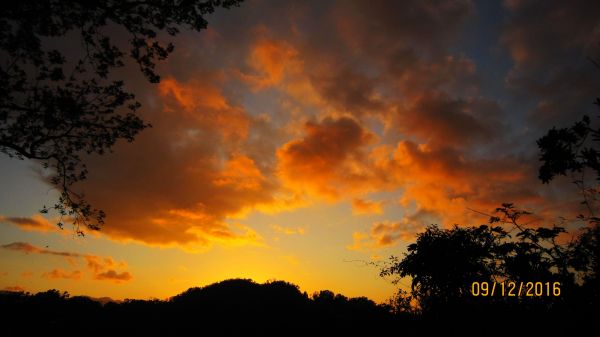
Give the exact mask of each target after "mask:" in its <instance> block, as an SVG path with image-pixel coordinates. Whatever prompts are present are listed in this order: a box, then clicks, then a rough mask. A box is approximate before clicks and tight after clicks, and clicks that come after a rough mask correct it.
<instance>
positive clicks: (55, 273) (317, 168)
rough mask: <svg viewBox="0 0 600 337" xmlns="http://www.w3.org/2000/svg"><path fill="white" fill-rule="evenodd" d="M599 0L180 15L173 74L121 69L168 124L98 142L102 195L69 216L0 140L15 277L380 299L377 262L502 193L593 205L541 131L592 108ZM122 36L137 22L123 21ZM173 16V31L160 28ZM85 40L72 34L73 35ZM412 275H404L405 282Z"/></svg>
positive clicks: (546, 208) (162, 291)
mask: <svg viewBox="0 0 600 337" xmlns="http://www.w3.org/2000/svg"><path fill="white" fill-rule="evenodd" d="M598 13H600V2H596V1H568V2H567V1H543V0H540V1H525V0H507V1H480V2H470V1H461V0H457V1H451V0H448V1H435V2H426V1H419V0H414V1H393V2H392V1H389V2H384V1H341V0H340V1H302V2H291V1H289V2H288V1H262V0H251V1H246V2H245V3H242V5H241V6H240V7H239V8H233V9H231V10H223V9H220V10H217V12H216V13H214V14H213V15H210V16H209V17H207V19H208V21H209V27H208V29H207V30H203V31H201V32H200V33H198V32H194V33H192V32H182V33H181V34H180V35H179V36H178V37H177V38H175V39H174V40H173V42H174V44H175V46H176V48H175V52H174V53H173V54H172V55H171V56H170V57H169V58H168V60H167V61H165V62H162V63H161V64H160V66H159V67H158V72H159V73H160V74H161V76H162V81H161V82H160V84H156V85H155V84H150V83H148V82H147V81H146V80H145V79H144V77H143V75H142V74H141V73H140V72H139V70H138V69H137V68H136V67H134V66H132V65H131V64H128V65H127V66H126V67H125V68H122V69H120V70H119V71H118V76H122V77H123V78H124V79H125V81H126V85H127V86H128V89H130V90H131V91H133V92H134V93H136V96H137V98H138V100H139V101H140V102H141V103H142V105H143V107H142V109H141V112H140V116H141V117H142V118H143V119H144V120H145V121H148V122H150V123H151V124H152V125H153V127H152V128H149V129H146V130H144V131H143V132H142V133H140V134H139V135H138V136H137V138H136V140H135V141H134V142H133V143H127V142H119V143H118V144H117V145H116V146H115V148H114V153H111V154H106V155H103V156H93V157H89V158H86V163H87V165H88V167H89V170H90V174H89V178H88V180H87V181H85V182H84V183H83V184H80V185H78V186H77V187H76V190H79V191H83V192H84V193H85V195H86V196H87V199H88V200H89V201H90V202H91V203H92V204H93V205H94V206H95V207H98V208H101V209H103V210H104V211H106V213H107V222H106V225H105V226H104V227H103V229H102V230H101V231H100V232H97V233H95V232H94V233H92V232H89V231H87V232H86V234H87V235H86V236H85V237H84V238H79V237H76V236H75V235H74V233H73V231H72V230H71V229H70V227H69V226H66V227H65V229H64V230H60V229H58V228H57V227H56V226H55V223H56V221H57V219H56V214H49V215H47V216H46V217H43V216H42V215H41V214H39V212H38V210H39V209H41V207H42V206H43V205H52V204H54V202H55V201H56V200H57V195H58V194H57V193H56V192H55V191H54V190H53V189H52V186H50V185H48V184H47V183H45V182H44V181H43V179H41V178H40V167H39V165H37V164H36V163H35V162H28V161H19V160H16V159H10V158H8V157H7V156H4V155H2V156H0V191H1V192H0V289H23V290H26V291H30V292H37V291H43V290H47V289H52V288H54V289H59V290H65V291H68V292H70V293H71V294H84V295H89V296H93V297H101V296H108V297H111V298H114V299H123V298H150V297H154V298H161V299H162V298H166V297H169V296H172V295H175V294H178V293H180V292H182V291H184V290H186V289H187V288H189V287H192V286H204V285H208V284H210V283H213V282H217V281H220V280H223V279H227V278H236V277H241V278H251V279H253V280H255V281H257V282H264V281H267V280H271V279H279V280H286V281H289V282H291V283H294V284H297V285H299V286H300V289H301V290H302V291H307V292H308V293H312V292H314V291H317V290H321V289H330V290H332V291H334V292H337V293H342V294H344V295H346V296H352V297H353V296H367V297H369V298H372V299H374V300H376V301H384V300H386V298H388V297H389V296H391V295H392V294H393V292H394V289H395V288H396V286H395V285H393V284H391V282H390V280H389V279H384V278H381V277H380V276H379V270H378V269H377V268H376V267H373V266H369V265H367V264H366V262H369V261H375V262H378V261H383V260H386V259H387V258H388V257H389V256H390V255H396V256H402V254H403V253H404V252H405V251H406V246H407V245H408V244H410V243H411V242H413V240H414V239H415V235H416V233H418V232H420V231H422V230H423V229H424V228H425V226H427V225H429V224H439V225H440V226H443V227H446V228H449V227H451V226H452V225H453V224H461V225H478V224H481V223H484V222H485V221H486V218H485V217H484V216H482V215H480V214H478V213H476V212H473V211H471V210H470V209H473V210H478V211H482V212H491V211H493V210H494V209H495V208H496V207H498V206H499V205H500V203H502V202H513V203H515V204H516V205H517V206H519V207H520V208H525V209H528V210H531V211H533V212H535V214H536V215H537V216H538V217H540V218H543V219H545V221H546V223H547V224H552V223H554V222H556V221H558V217H559V216H565V217H570V216H573V215H574V214H576V213H577V212H578V209H577V207H578V202H579V197H578V196H577V195H576V193H575V189H574V187H573V186H572V184H570V183H569V179H568V178H564V179H559V180H558V181H556V182H555V183H554V182H553V183H552V184H550V185H543V184H542V183H541V182H540V181H539V180H538V178H537V169H538V166H539V161H538V152H537V146H536V142H535V141H536V140H537V139H538V138H539V137H541V136H543V135H544V134H545V132H546V131H547V130H548V129H549V128H551V127H553V126H557V127H565V126H569V125H571V124H572V123H573V122H575V121H577V120H580V118H581V116H582V115H583V114H588V115H590V116H596V115H597V112H598V110H597V107H596V106H594V105H593V104H592V103H593V101H594V99H595V97H597V96H598V95H600V91H599V90H598V89H600V69H598V68H596V67H595V66H594V65H593V63H592V62H591V61H590V60H589V58H597V57H599V56H600V52H599V50H600V45H599V43H600V16H598ZM114 38H115V39H116V40H119V39H123V37H122V36H119V34H118V31H115V37H114ZM165 38H168V37H166V36H165ZM73 45H74V46H77V43H75V44H73ZM407 284H409V281H406V282H403V283H401V286H406V285H407Z"/></svg>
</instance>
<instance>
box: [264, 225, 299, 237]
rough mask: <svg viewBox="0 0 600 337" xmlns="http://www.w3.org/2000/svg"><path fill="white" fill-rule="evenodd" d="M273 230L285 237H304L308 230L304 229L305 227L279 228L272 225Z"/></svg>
mask: <svg viewBox="0 0 600 337" xmlns="http://www.w3.org/2000/svg"><path fill="white" fill-rule="evenodd" d="M271 228H273V230H274V231H275V233H279V234H285V235H304V234H305V233H306V230H305V229H304V227H296V228H291V227H283V226H279V225H272V226H271Z"/></svg>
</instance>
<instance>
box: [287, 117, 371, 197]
mask: <svg viewBox="0 0 600 337" xmlns="http://www.w3.org/2000/svg"><path fill="white" fill-rule="evenodd" d="M305 131H306V136H305V137H304V138H303V139H298V140H294V141H291V142H289V143H287V144H285V145H284V146H282V147H281V148H280V149H279V150H278V151H277V157H278V160H279V162H278V173H279V176H280V178H281V179H282V180H283V182H284V185H286V186H289V187H292V188H295V189H297V190H300V191H304V192H309V193H313V194H316V195H318V196H322V197H326V198H329V199H333V200H335V199H339V198H340V197H341V195H342V194H343V193H346V192H350V191H353V190H357V189H359V188H360V185H361V182H363V181H365V180H366V179H369V177H368V176H369V174H370V172H368V171H365V168H364V167H363V166H362V165H361V162H362V159H363V158H364V147H365V146H366V145H368V144H369V143H370V142H371V140H373V138H374V136H373V135H372V134H371V133H370V132H369V131H367V130H365V129H364V128H363V127H362V126H360V125H359V124H358V123H357V122H356V121H354V120H353V119H350V118H346V117H342V118H339V119H331V118H326V119H324V120H323V121H322V122H320V123H314V122H308V123H306V125H305Z"/></svg>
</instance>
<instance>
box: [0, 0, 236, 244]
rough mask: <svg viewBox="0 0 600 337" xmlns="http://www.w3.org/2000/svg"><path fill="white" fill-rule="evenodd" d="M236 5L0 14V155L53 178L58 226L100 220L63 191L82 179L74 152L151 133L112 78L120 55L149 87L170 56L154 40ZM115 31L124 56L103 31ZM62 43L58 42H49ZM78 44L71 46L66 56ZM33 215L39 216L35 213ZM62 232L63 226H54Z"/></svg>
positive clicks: (23, 9) (164, 0)
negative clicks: (34, 164)
mask: <svg viewBox="0 0 600 337" xmlns="http://www.w3.org/2000/svg"><path fill="white" fill-rule="evenodd" d="M240 2H241V0H222V1H221V0H210V1H173V0H156V1H136V0H127V1H125V0H107V1H93V2H89V1H53V0H44V1H13V2H10V3H7V4H5V5H3V9H2V11H1V12H0V78H2V81H1V82H0V151H1V152H3V153H5V154H7V155H8V156H10V157H16V158H19V159H25V158H27V159H31V160H35V161H38V162H40V163H41V164H42V165H43V167H44V168H49V169H51V170H52V171H53V173H52V176H51V177H50V179H49V180H50V182H51V183H52V184H53V185H54V186H56V187H57V189H58V190H59V192H60V197H59V200H58V201H57V202H56V204H55V205H54V206H53V207H51V208H53V209H55V210H56V211H57V212H58V213H59V214H60V215H61V219H62V218H63V217H65V216H69V217H70V218H71V219H72V221H73V224H74V225H75V228H76V230H77V232H78V233H79V234H83V232H82V231H81V230H80V226H81V225H84V226H87V227H88V228H90V229H94V230H95V229H99V228H100V226H101V225H102V224H103V222H104V213H103V212H102V211H101V210H98V209H96V208H93V207H92V206H91V205H90V204H89V203H88V202H86V200H85V198H84V196H83V195H80V194H78V193H76V192H74V191H73V190H72V186H73V184H74V183H76V182H77V181H80V180H83V179H85V178H86V175H87V173H88V170H87V168H86V166H85V165H84V164H83V163H82V161H81V155H82V154H92V153H94V154H103V153H105V152H106V151H110V150H111V147H112V146H113V145H114V144H115V142H116V141H118V140H119V139H124V140H127V141H129V142H131V141H133V140H134V138H135V136H136V135H137V134H138V133H139V132H140V131H142V130H143V129H145V128H147V127H149V126H150V125H149V124H148V123H146V122H144V121H142V120H141V119H140V118H139V117H138V116H137V114H136V112H137V110H138V109H139V108H140V103H139V102H137V101H136V100H135V95H134V94H133V93H131V92H128V91H127V90H125V89H124V81H123V80H122V79H119V78H115V76H114V74H113V70H114V69H116V68H119V67H123V66H124V60H123V59H124V56H125V54H126V53H127V54H128V55H129V56H130V57H131V58H132V59H133V60H134V61H135V63H136V64H137V65H138V67H139V69H140V71H141V72H142V73H143V74H144V75H145V77H146V78H147V79H148V80H149V81H150V82H152V83H157V82H159V81H160V76H159V75H158V74H157V73H156V72H155V64H156V61H158V60H164V59H166V58H167V57H168V56H169V54H170V53H171V52H172V51H173V49H174V46H173V44H171V43H163V42H161V41H159V33H160V32H166V33H167V34H168V35H170V36H174V35H177V34H178V33H179V29H180V28H185V29H191V30H194V31H200V30H202V29H204V28H206V26H207V21H206V19H205V18H204V16H205V15H207V14H209V13H212V12H214V10H215V9H216V8H217V7H224V8H230V7H232V6H238V5H239V3H240ZM115 27H117V28H119V29H122V30H123V31H125V32H126V33H127V34H128V36H129V44H130V49H129V50H128V51H127V50H125V49H123V48H119V47H118V46H117V44H116V43H115V42H114V41H113V40H112V39H111V36H110V34H109V33H107V31H108V30H109V29H115ZM59 38H65V39H66V40H67V44H66V45H65V44H64V41H63V44H62V45H61V44H60V43H58V42H57V41H58V40H59ZM73 46H79V48H76V47H75V48H73ZM42 212H48V208H46V206H44V208H43V209H42ZM59 226H61V227H62V220H61V222H59Z"/></svg>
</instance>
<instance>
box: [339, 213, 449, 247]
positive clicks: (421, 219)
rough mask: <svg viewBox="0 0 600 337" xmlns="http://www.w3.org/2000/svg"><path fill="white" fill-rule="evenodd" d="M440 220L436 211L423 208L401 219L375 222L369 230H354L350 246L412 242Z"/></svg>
mask: <svg viewBox="0 0 600 337" xmlns="http://www.w3.org/2000/svg"><path fill="white" fill-rule="evenodd" d="M439 220H440V218H439V216H437V215H436V214H435V213H431V212H428V211H424V210H421V211H419V212H417V213H415V214H413V215H411V216H407V217H405V218H403V219H402V220H400V221H397V222H392V221H383V222H375V223H373V224H372V225H371V229H370V231H369V232H367V233H365V232H354V233H353V236H352V238H353V244H352V245H350V246H348V247H347V248H348V249H351V250H364V249H378V248H384V247H388V246H392V245H394V244H397V243H398V242H400V241H403V242H410V241H413V240H415V239H416V236H417V234H418V233H419V232H421V231H422V230H423V229H424V228H425V227H426V226H428V225H430V224H435V223H437V222H438V221H439Z"/></svg>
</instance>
